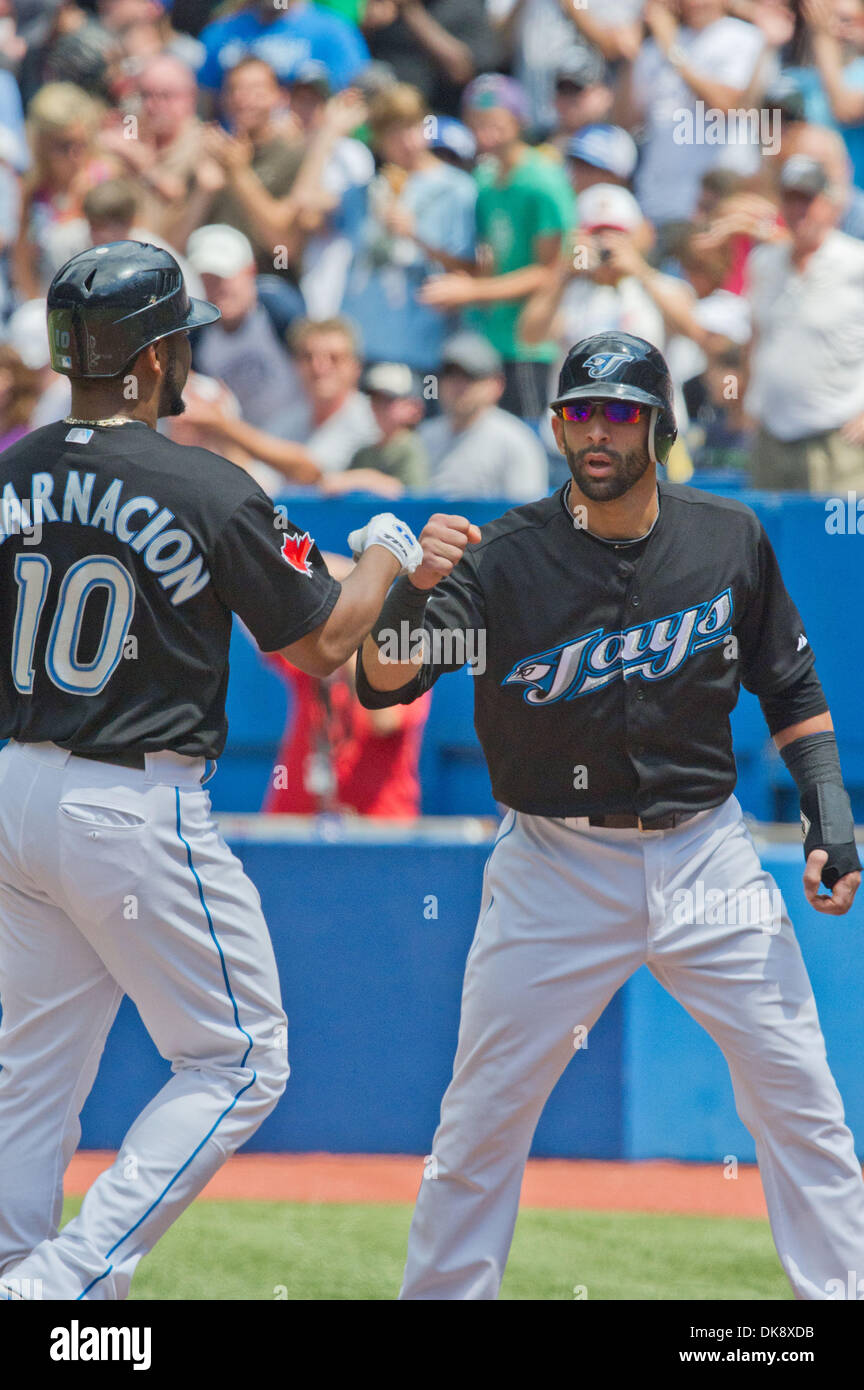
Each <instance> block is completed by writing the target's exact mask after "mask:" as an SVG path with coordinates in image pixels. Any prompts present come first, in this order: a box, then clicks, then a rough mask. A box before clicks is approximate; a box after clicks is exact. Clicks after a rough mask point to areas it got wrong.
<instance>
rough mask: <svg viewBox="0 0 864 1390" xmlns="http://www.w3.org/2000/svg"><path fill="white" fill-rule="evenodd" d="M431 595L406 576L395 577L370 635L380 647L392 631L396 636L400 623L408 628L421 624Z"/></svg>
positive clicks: (429, 590) (429, 591)
mask: <svg viewBox="0 0 864 1390" xmlns="http://www.w3.org/2000/svg"><path fill="white" fill-rule="evenodd" d="M431 597H432V590H431V589H418V588H417V586H416V585H415V584H412V583H411V580H410V579H409V578H408V577H407V576H403V577H402V578H401V579H397V580H396V582H395V584H392V585H391V586H390V590H389V593H388V594H387V597H386V598H385V600H384V604H383V606H382V608H381V612H380V613H379V614H378V620H377V622H376V623H375V626H374V627H373V628H372V634H371V635H372V637H373V638H374V639H375V641H376V643H377V644H378V646H379V647H380V646H381V645H382V643H383V642H384V641H386V640H387V638H388V637H390V636H391V635H392V634H393V633H396V634H397V637H398V635H399V634H400V631H401V626H402V623H407V625H408V628H409V629H411V628H413V627H414V626H415V624H417V625H422V623H423V615H424V613H425V612H426V605H427V603H428V602H429V600H430V598H431Z"/></svg>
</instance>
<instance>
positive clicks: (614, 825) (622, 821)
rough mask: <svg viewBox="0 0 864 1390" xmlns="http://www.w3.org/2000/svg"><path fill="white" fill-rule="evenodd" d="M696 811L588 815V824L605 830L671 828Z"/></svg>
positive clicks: (696, 814) (693, 814) (691, 816)
mask: <svg viewBox="0 0 864 1390" xmlns="http://www.w3.org/2000/svg"><path fill="white" fill-rule="evenodd" d="M698 814H699V812H698V811H670V812H669V814H668V815H666V816H653V817H648V818H647V819H646V818H645V817H643V816H631V815H620V816H589V817H588V824H589V825H599V826H605V827H606V829H607V830H672V829H674V827H675V826H676V825H683V823H684V821H688V820H692V819H693V817H694V816H698Z"/></svg>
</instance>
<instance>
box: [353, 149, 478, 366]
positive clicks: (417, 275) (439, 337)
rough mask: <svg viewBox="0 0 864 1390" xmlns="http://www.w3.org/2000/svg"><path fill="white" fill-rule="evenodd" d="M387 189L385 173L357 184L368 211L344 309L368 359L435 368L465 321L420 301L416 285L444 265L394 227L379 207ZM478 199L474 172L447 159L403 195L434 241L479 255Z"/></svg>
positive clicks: (414, 177)
mask: <svg viewBox="0 0 864 1390" xmlns="http://www.w3.org/2000/svg"><path fill="white" fill-rule="evenodd" d="M380 194H381V178H380V176H379V177H378V178H377V179H373V181H372V183H371V184H369V185H367V186H366V187H365V188H363V189H356V190H353V197H354V198H356V199H360V198H362V199H363V216H362V218H361V220H360V222H359V225H358V226H357V229H356V233H355V245H356V251H355V253H354V259H353V261H352V263H351V268H350V270H349V272H348V280H347V284H346V288H345V295H344V297H343V300H342V308H341V312H342V313H343V314H346V315H348V316H349V317H350V318H352V319H354V321H355V322H356V324H357V325H358V327H359V329H360V333H361V336H362V340H363V352H364V355H365V357H366V358H367V360H369V361H377V362H381V361H386V362H407V363H408V365H409V366H410V367H413V368H414V369H415V370H416V371H420V372H423V371H427V370H432V369H433V368H435V367H437V366H438V363H439V361H440V357H441V348H442V346H443V344H444V340H445V338H447V337H449V335H450V334H451V333H452V332H453V330H454V328H456V327H457V326H458V324H457V322H456V320H455V318H454V316H453V315H451V314H445V313H442V312H441V310H440V309H433V308H430V307H429V306H428V305H426V304H419V303H418V301H417V291H418V290H419V288H420V286H421V285H422V284H423V281H424V280H425V279H426V278H427V277H428V276H429V275H434V274H436V273H437V274H440V273H441V270H442V266H441V264H440V262H438V261H433V260H431V259H430V258H429V257H428V256H427V255H426V253H425V251H423V250H421V248H420V247H419V246H418V245H417V243H416V242H414V241H411V240H409V239H407V238H403V237H399V238H395V239H394V238H392V237H390V236H389V235H388V234H387V232H386V231H385V230H384V228H383V226H382V224H381V223H380V222H379V220H378V218H377V217H376V216H375V211H374V205H375V199H376V196H380ZM476 199H477V185H476V184H475V182H474V180H473V179H472V178H471V176H470V174H466V173H463V171H462V170H461V169H454V168H453V167H452V166H451V165H449V164H444V163H443V162H442V163H440V164H439V165H438V166H437V168H432V169H423V170H421V171H419V172H418V173H416V174H411V175H409V177H408V179H407V180H406V182H405V186H404V188H403V189H402V193H401V198H400V201H401V202H402V203H403V204H404V206H405V207H407V208H409V209H410V211H411V212H412V213H413V214H414V221H415V225H416V227H417V229H418V231H419V233H420V235H421V236H422V238H423V241H424V242H425V243H426V244H427V245H428V246H430V247H436V248H439V249H440V250H442V251H446V252H448V253H449V254H450V255H451V256H459V257H461V258H462V259H464V260H468V261H473V259H474V204H475V202H476Z"/></svg>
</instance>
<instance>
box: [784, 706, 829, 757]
mask: <svg viewBox="0 0 864 1390" xmlns="http://www.w3.org/2000/svg"><path fill="white" fill-rule="evenodd" d="M833 728H834V721H833V720H832V718H831V712H830V710H826V711H825V713H824V714H814V715H813V716H812V717H811V718H810V719H802V720H800V721H799V723H797V724H789V725H788V726H787V727H786V728H785V729H780V730H778V732H777V733H776V734H775V735H774V743H775V745H776V747H777V751H778V752H779V751H780V749H781V748H785V747H786V745H787V744H789V743H794V742H795V741H796V739H799V738H806V737H807V735H808V734H825V733H830V732H831V730H832V729H833Z"/></svg>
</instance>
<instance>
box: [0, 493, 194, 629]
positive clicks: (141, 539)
mask: <svg viewBox="0 0 864 1390" xmlns="http://www.w3.org/2000/svg"><path fill="white" fill-rule="evenodd" d="M95 481H96V474H95V473H83V474H82V473H79V472H78V471H77V470H76V469H74V468H73V469H70V470H69V472H68V474H67V476H66V486H65V488H64V489H63V497H62V500H61V498H60V494H59V491H58V493H57V496H56V499H55V496H54V489H55V479H54V477H53V476H52V475H51V474H50V473H34V474H33V477H32V483H31V491H30V497H29V498H25V499H23V500H22V499H21V498H20V497H19V496H18V494H17V493H16V491H15V488H14V487H13V485H12V483H7V484H6V486H5V487H4V489H3V497H2V502H0V545H2V544H3V542H4V541H5V540H8V538H9V537H10V536H13V535H19V534H20V533H21V532H22V530H31V529H32V528H33V527H36V526H39V525H42V524H43V523H46V522H53V521H65V522H72V523H75V524H78V525H80V526H94V527H96V528H98V529H101V530H103V531H105V532H107V533H108V535H111V536H116V537H117V539H118V541H122V542H123V544H124V545H128V546H130V547H131V549H132V550H134V551H136V553H137V554H139V555H140V556H141V559H142V561H143V563H144V565H145V566H146V568H147V569H148V570H150V572H151V573H152V574H157V575H158V576H159V583H160V584H161V585H162V588H163V589H172V588H173V589H174V593H173V594H172V595H171V603H172V605H173V606H174V607H177V605H178V604H181V603H185V602H186V600H187V599H190V598H193V597H194V595H195V594H198V593H200V592H201V590H202V589H205V588H206V587H207V585H208V584H209V583H210V573H209V571H208V570H207V569H205V568H204V557H203V556H202V555H201V552H200V551H197V550H195V543H194V541H193V540H192V537H191V536H190V535H189V533H188V531H184V530H182V529H181V528H180V527H179V526H172V525H171V522H172V521H173V520H174V513H173V512H171V511H169V510H168V508H167V507H160V505H159V503H158V502H157V501H156V499H155V498H154V497H145V496H140V495H136V496H134V497H129V498H126V497H124V496H123V481H122V479H121V478H114V479H112V481H111V482H110V483H109V484H108V486H107V487H106V488H105V490H104V492H103V493H102V495H101V496H100V497H99V498H98V499H94V497H93V485H94V483H95Z"/></svg>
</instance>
